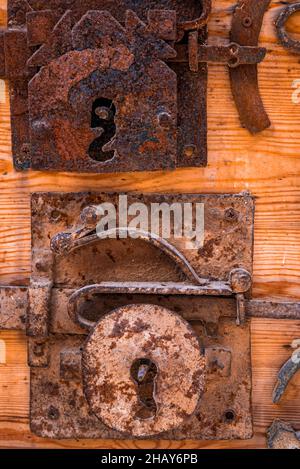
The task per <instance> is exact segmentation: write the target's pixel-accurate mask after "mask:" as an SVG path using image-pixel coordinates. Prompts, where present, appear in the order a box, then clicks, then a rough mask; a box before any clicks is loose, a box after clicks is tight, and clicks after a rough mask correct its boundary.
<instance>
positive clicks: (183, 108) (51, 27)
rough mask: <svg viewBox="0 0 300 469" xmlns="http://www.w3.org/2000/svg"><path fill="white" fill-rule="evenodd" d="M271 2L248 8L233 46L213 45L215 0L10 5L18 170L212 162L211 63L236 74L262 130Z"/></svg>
mask: <svg viewBox="0 0 300 469" xmlns="http://www.w3.org/2000/svg"><path fill="white" fill-rule="evenodd" d="M139 3H141V5H139ZM268 4H269V1H260V2H259V7H257V1H256V0H242V1H240V2H239V3H238V4H237V7H236V9H235V11H234V14H233V23H232V31H231V42H230V43H229V44H228V45H220V46H211V45H207V44H206V41H207V22H208V19H209V15H210V12H211V0H202V1H200V2H199V0H197V1H196V0H189V1H188V2H184V4H182V2H179V1H178V0H173V1H172V2H169V1H168V2H165V1H164V0H157V1H156V2H151V9H149V6H148V5H147V2H132V1H130V0H128V1H126V2H118V1H116V2H114V3H113V4H111V2H110V3H109V5H108V4H107V2H105V1H103V0H98V1H96V0H94V1H93V0H89V1H87V2H84V5H83V2H82V0H76V1H75V2H72V7H70V8H69V7H68V6H67V5H68V2H65V3H64V2H63V1H60V2H57V1H54V0H51V1H48V2H43V1H42V2H39V3H38V5H36V3H35V2H33V1H30V0H28V1H26V0H18V1H17V0H9V2H8V12H9V15H8V16H9V18H8V29H7V30H3V31H2V33H1V36H0V74H1V76H3V77H6V78H8V79H9V80H10V95H11V116H12V132H13V156H14V164H15V167H16V169H19V170H24V169H28V168H29V167H31V168H33V169H36V170H63V171H77V172H95V173H103V172H106V173H107V172H115V171H118V172H124V171H144V170H148V171H151V170H158V169H174V168H176V167H192V166H205V165H206V163H207V144H206V138H207V137H206V133H207V124H206V91H207V63H210V62H216V63H221V64H225V65H227V66H228V68H229V70H230V79H231V86H232V91H233V97H234V100H235V102H236V105H237V108H238V111H239V114H240V116H241V120H242V125H244V126H245V127H247V128H248V130H249V131H250V132H252V133H255V132H258V131H261V130H263V129H265V128H266V127H268V126H269V125H270V122H269V120H268V118H267V116H266V113H265V111H264V108H263V105H262V101H261V99H260V95H259V90H258V82H257V64H258V63H260V62H261V61H262V60H263V59H264V57H265V54H266V50H265V49H264V48H260V47H257V44H258V36H259V31H260V29H261V24H262V19H263V15H264V12H265V10H266V9H267V7H268ZM171 7H172V9H171ZM164 8H168V9H164ZM245 15H246V16H245ZM194 18H196V19H194ZM49 77H51V79H49ZM158 77H159V79H158Z"/></svg>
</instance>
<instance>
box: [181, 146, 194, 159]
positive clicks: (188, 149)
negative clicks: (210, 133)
mask: <svg viewBox="0 0 300 469" xmlns="http://www.w3.org/2000/svg"><path fill="white" fill-rule="evenodd" d="M195 153H196V145H185V147H184V149H183V154H184V156H185V157H186V158H192V157H193V156H194V155H195Z"/></svg>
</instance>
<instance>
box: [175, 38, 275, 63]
mask: <svg viewBox="0 0 300 469" xmlns="http://www.w3.org/2000/svg"><path fill="white" fill-rule="evenodd" d="M192 37H193V36H192ZM197 49H198V54H197V63H199V62H200V63H221V64H225V65H228V67H230V68H235V67H238V66H239V65H245V64H258V63H260V62H262V61H263V60H264V58H265V56H266V49H265V48H264V47H254V46H240V45H239V44H236V43H234V42H231V43H230V44H228V45H226V46H210V45H209V46H208V45H205V44H203V45H198V47H197ZM175 50H176V52H177V56H176V57H174V58H172V59H170V61H169V62H170V63H171V62H176V63H185V62H189V56H190V55H191V54H190V53H189V50H188V48H187V46H186V44H178V45H177V46H176V47H175ZM193 61H194V62H196V60H195V59H194V60H193Z"/></svg>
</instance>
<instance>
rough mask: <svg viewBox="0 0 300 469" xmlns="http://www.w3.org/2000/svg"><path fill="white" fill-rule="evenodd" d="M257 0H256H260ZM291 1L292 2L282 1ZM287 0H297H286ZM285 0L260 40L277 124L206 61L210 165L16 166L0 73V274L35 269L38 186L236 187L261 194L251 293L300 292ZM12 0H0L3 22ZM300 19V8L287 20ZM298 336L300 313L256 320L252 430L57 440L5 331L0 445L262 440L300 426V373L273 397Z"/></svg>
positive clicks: (294, 118) (294, 69) (20, 344)
mask: <svg viewBox="0 0 300 469" xmlns="http://www.w3.org/2000/svg"><path fill="white" fill-rule="evenodd" d="M257 1H259V0H257ZM284 3H286V2H284ZM287 3H293V1H291V2H287ZM213 4H214V14H213V17H212V19H211V21H210V25H209V33H210V43H220V42H224V41H226V40H227V35H228V31H229V23H230V18H231V16H230V15H231V12H232V7H233V6H234V4H235V2H234V1H233V0H214V1H213ZM281 8H282V2H279V1H273V2H272V4H271V7H270V9H269V11H268V13H267V15H266V16H265V20H264V25H263V30H262V34H261V38H260V39H261V44H263V45H264V46H265V47H267V49H268V55H267V59H266V60H265V62H264V63H263V64H262V65H261V66H260V67H259V79H260V88H261V92H262V96H263V99H264V103H265V106H266V109H267V110H268V112H269V115H270V118H271V120H272V127H271V128H270V129H268V130H266V131H264V132H263V133H261V134H259V135H258V136H256V137H252V136H250V135H249V134H248V132H247V131H246V130H244V129H242V128H241V127H240V125H239V121H238V117H237V112H236V109H235V106H234V104H233V102H232V99H231V94H230V86H229V79H228V74H227V71H226V70H225V68H224V67H222V66H218V65H215V66H210V72H209V98H208V114H209V122H208V128H209V132H208V140H209V165H208V167H207V168H205V169H203V168H199V169H186V170H178V171H175V172H171V173H170V172H155V173H136V174H120V175H103V176H101V175H98V176H95V175H78V174H65V173H63V174H57V173H52V174H49V173H38V172H28V173H16V172H15V171H14V170H13V168H12V161H11V144H10V120H9V119H10V118H9V103H8V93H7V86H6V85H5V84H4V82H0V283H1V284H3V285H11V284H15V285H16V284H19V285H25V284H27V283H28V280H29V274H30V213H29V198H30V193H31V192H34V191H45V190H49V191H52V190H55V191H77V190H87V189H88V190H103V191H105V190H116V191H128V190H136V191H144V192H154V191H160V192H163V191H169V192H175V191H178V192H240V191H243V190H248V191H250V192H251V193H252V194H254V195H255V196H256V215H255V245H254V292H253V294H254V296H255V297H266V296H267V297H273V298H280V299H282V298H288V299H290V300H291V299H292V300H293V299H294V300H297V299H300V275H299V273H300V262H299V261H300V174H299V170H300V103H299V104H295V103H293V101H292V93H293V92H294V90H293V89H292V84H293V82H294V80H297V79H300V57H299V56H296V55H291V54H288V52H286V51H285V50H284V49H282V47H281V46H280V45H279V44H277V41H276V35H275V28H274V19H275V18H276V15H277V14H278V12H279V10H280V9H281ZM5 21H6V2H5V0H0V22H1V24H2V25H4V24H5ZM289 26H290V29H291V31H294V32H295V31H296V30H297V28H298V29H299V27H300V16H297V17H295V18H293V20H292V21H290V25H289ZM296 337H300V322H299V321H298V322H297V321H273V320H261V319H260V320H259V319H255V320H253V321H252V363H253V410H254V423H255V436H254V438H253V439H252V440H249V441H241V442H236V441H234V442H203V443H202V442H163V441H161V442H141V441H140V442H129V441H80V442H71V441H59V442H53V441H48V440H43V439H40V438H37V437H35V436H34V435H33V434H31V433H30V431H29V427H28V412H29V373H28V368H27V366H26V341H25V337H24V335H23V334H21V333H15V332H1V333H0V340H4V341H5V343H6V364H4V365H0V447H74V446H76V447H81V448H86V447H97V448H100V447H104V448H112V447H118V448H128V447H147V448H152V447H160V448H171V447H172V448H182V447H185V448H196V447H203V448H224V447H226V448H228V447H234V448H257V447H264V446H265V430H266V427H267V426H268V425H269V424H270V423H271V421H272V420H273V419H274V418H276V417H278V416H280V417H282V418H285V419H287V420H288V421H290V422H291V423H293V424H294V425H296V426H297V428H298V429H299V428H300V406H299V404H300V376H297V377H295V378H294V380H293V382H292V383H291V384H290V386H289V390H288V393H287V395H286V397H285V398H284V401H283V403H282V405H281V406H280V407H278V406H274V405H273V404H272V402H271V394H272V387H273V385H274V383H275V380H276V371H277V370H278V369H279V367H280V366H281V364H282V363H283V362H284V361H285V359H286V358H287V357H288V354H289V350H288V349H287V348H285V346H286V345H288V344H289V343H290V342H291V340H292V339H294V338H296Z"/></svg>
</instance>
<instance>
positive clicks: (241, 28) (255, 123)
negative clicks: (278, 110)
mask: <svg viewBox="0 0 300 469" xmlns="http://www.w3.org/2000/svg"><path fill="white" fill-rule="evenodd" d="M269 5H270V0H259V1H257V0H239V2H238V3H237V5H236V8H235V11H234V14H233V20H232V26H231V33H230V39H231V41H233V42H237V43H238V44H240V45H242V46H257V44H258V38H259V33H260V30H261V25H262V21H263V18H264V14H265V12H266V10H267V8H268V7H269ZM230 82H231V89H232V94H233V98H234V100H235V104H236V106H237V109H238V112H239V115H240V120H241V123H242V125H243V126H245V127H246V128H247V129H248V130H249V131H250V132H251V133H257V132H260V131H262V130H264V129H266V128H268V127H269V126H270V125H271V123H270V120H269V117H268V115H267V113H266V111H265V109H264V105H263V102H262V99H261V96H260V93H259V86H258V79H257V65H256V64H245V65H241V66H240V67H236V68H230ZM241 90H242V91H241Z"/></svg>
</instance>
